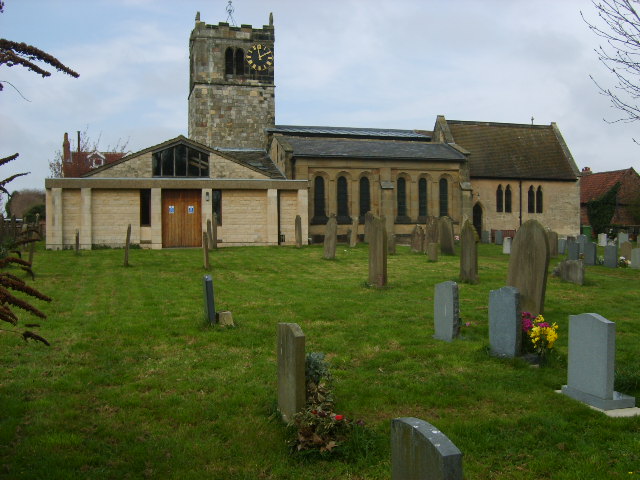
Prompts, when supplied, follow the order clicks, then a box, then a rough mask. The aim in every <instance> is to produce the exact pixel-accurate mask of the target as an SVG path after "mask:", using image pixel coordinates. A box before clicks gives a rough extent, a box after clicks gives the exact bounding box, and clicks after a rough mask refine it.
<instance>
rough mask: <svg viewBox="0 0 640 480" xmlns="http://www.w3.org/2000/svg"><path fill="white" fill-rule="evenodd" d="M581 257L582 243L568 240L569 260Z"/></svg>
mask: <svg viewBox="0 0 640 480" xmlns="http://www.w3.org/2000/svg"><path fill="white" fill-rule="evenodd" d="M579 258H580V244H579V243H578V242H571V241H569V242H567V260H578V259H579Z"/></svg>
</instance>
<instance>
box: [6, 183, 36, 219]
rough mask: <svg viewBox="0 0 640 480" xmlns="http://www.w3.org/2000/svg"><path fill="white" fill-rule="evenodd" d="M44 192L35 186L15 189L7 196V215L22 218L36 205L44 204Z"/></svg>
mask: <svg viewBox="0 0 640 480" xmlns="http://www.w3.org/2000/svg"><path fill="white" fill-rule="evenodd" d="M44 201H45V192H44V190H38V189H35V188H27V189H25V190H16V191H14V192H13V193H12V194H11V196H10V197H9V201H8V202H7V204H6V206H5V210H6V212H7V216H8V217H11V216H15V217H16V218H24V216H25V214H26V213H27V212H28V211H29V210H31V209H32V208H33V207H34V206H36V205H44Z"/></svg>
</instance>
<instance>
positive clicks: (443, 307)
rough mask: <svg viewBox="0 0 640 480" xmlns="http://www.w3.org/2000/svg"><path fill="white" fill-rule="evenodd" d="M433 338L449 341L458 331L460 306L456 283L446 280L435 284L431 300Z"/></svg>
mask: <svg viewBox="0 0 640 480" xmlns="http://www.w3.org/2000/svg"><path fill="white" fill-rule="evenodd" d="M433 320H434V327H435V335H434V336H433V338H437V339H438V340H444V341H446V342H451V341H452V340H453V339H454V338H456V337H457V336H458V334H459V333H460V307H459V303H458V284H457V283H456V282H452V281H447V282H442V283H438V284H436V287H435V298H434V301H433Z"/></svg>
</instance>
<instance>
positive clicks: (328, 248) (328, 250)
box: [324, 215, 338, 260]
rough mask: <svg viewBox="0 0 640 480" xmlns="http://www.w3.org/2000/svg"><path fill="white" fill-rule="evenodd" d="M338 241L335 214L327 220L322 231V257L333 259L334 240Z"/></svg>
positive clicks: (334, 254)
mask: <svg viewBox="0 0 640 480" xmlns="http://www.w3.org/2000/svg"><path fill="white" fill-rule="evenodd" d="M337 241H338V221H337V220H336V216H335V215H331V218H329V220H328V221H327V226H326V228H325V231H324V258H325V259H326V260H333V259H334V258H336V242H337Z"/></svg>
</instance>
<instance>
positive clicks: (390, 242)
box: [387, 232, 396, 255]
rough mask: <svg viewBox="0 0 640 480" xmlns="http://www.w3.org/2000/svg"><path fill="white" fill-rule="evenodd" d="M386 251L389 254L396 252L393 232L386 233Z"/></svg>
mask: <svg viewBox="0 0 640 480" xmlns="http://www.w3.org/2000/svg"><path fill="white" fill-rule="evenodd" d="M387 253H388V254H389V255H395V254H396V234H395V233H393V232H389V233H388V234H387Z"/></svg>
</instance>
